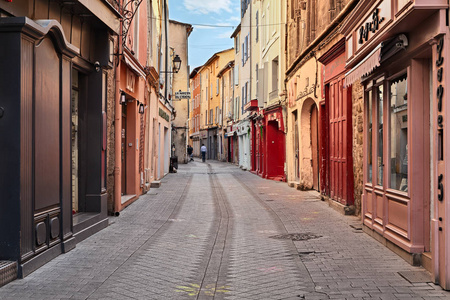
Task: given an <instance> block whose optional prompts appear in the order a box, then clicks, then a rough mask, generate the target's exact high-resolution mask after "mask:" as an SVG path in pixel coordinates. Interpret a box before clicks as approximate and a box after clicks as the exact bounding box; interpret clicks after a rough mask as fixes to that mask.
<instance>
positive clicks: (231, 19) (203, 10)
mask: <svg viewBox="0 0 450 300" xmlns="http://www.w3.org/2000/svg"><path fill="white" fill-rule="evenodd" d="M168 2H169V18H170V19H171V20H175V21H179V22H183V23H188V24H192V26H193V27H194V30H193V31H192V33H191V35H190V36H189V41H188V43H189V50H188V51H189V65H190V66H191V70H193V69H194V68H196V67H198V66H201V65H203V64H204V63H205V62H206V61H207V60H208V59H209V58H210V57H211V56H212V55H213V54H214V53H216V52H219V51H222V50H225V49H229V48H232V47H233V40H232V39H231V38H230V36H231V34H232V33H233V31H234V30H235V29H236V27H237V26H238V25H239V22H240V21H241V19H240V10H241V8H240V0H168ZM202 25H213V26H218V27H210V26H202Z"/></svg>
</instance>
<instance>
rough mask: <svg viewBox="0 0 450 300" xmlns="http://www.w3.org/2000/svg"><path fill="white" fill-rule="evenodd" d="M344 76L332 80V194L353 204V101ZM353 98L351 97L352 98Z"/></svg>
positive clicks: (330, 95)
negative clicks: (351, 168)
mask: <svg viewBox="0 0 450 300" xmlns="http://www.w3.org/2000/svg"><path fill="white" fill-rule="evenodd" d="M343 83H344V77H339V78H338V79H336V80H334V81H332V82H330V88H329V100H330V103H329V104H330V105H329V108H330V109H329V114H330V115H329V118H330V150H329V153H330V196H331V197H332V198H333V199H334V200H336V201H339V202H341V203H344V204H351V203H350V202H352V201H351V199H350V198H352V195H350V194H349V192H348V191H349V188H350V187H351V186H352V182H353V178H350V177H352V174H350V173H351V172H350V173H349V171H348V169H349V168H350V167H352V166H351V164H352V162H351V161H349V156H350V157H351V143H352V141H351V139H352V133H351V103H348V101H347V98H348V95H347V93H348V92H349V91H350V90H349V91H347V89H344V87H343ZM350 99H351V98H350ZM349 126H350V127H349Z"/></svg>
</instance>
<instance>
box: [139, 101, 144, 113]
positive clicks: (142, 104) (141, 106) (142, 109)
mask: <svg viewBox="0 0 450 300" xmlns="http://www.w3.org/2000/svg"><path fill="white" fill-rule="evenodd" d="M144 108H145V107H144V103H141V104H139V113H140V114H141V115H143V114H144Z"/></svg>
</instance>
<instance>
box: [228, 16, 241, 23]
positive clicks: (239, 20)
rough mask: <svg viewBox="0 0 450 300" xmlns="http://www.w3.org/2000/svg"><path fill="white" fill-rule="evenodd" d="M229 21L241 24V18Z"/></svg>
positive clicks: (233, 18) (232, 18)
mask: <svg viewBox="0 0 450 300" xmlns="http://www.w3.org/2000/svg"><path fill="white" fill-rule="evenodd" d="M230 21H231V22H237V23H239V22H241V18H239V17H230Z"/></svg>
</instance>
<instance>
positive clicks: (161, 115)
mask: <svg viewBox="0 0 450 300" xmlns="http://www.w3.org/2000/svg"><path fill="white" fill-rule="evenodd" d="M159 116H160V117H161V118H163V119H164V120H166V121H167V122H169V119H170V117H169V114H168V113H166V112H165V111H164V109H162V108H161V107H160V108H159Z"/></svg>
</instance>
